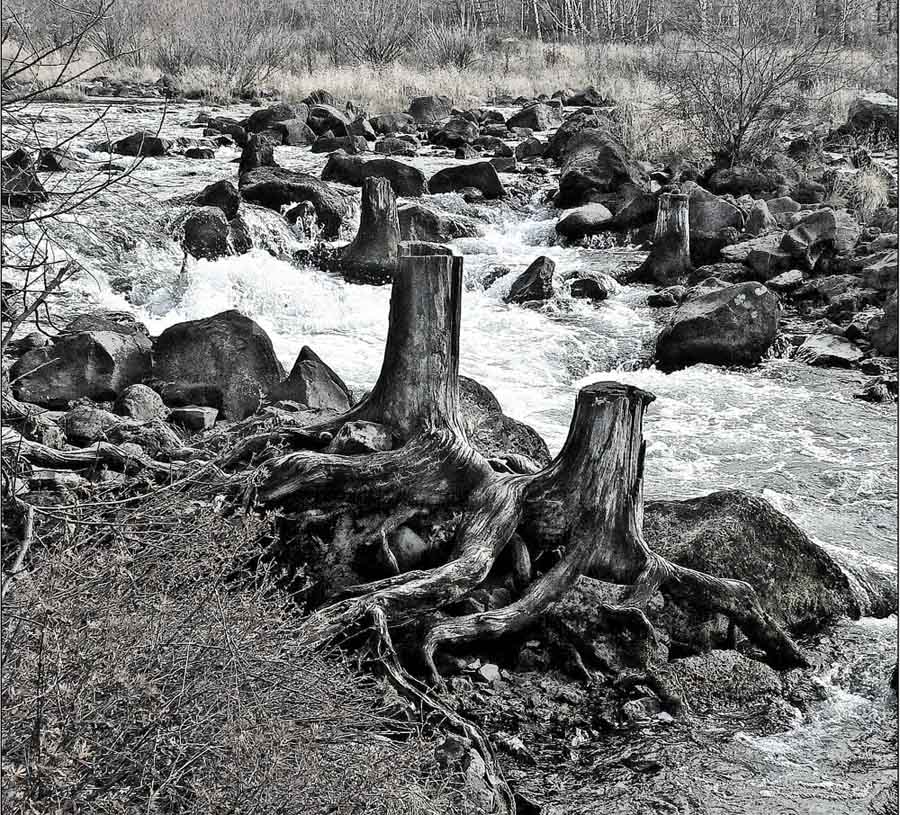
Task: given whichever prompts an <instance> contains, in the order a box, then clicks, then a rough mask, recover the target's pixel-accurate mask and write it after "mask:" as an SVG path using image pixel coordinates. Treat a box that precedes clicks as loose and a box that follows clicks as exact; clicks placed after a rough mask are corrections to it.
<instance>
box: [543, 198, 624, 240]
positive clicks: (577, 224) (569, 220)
mask: <svg viewBox="0 0 900 815" xmlns="http://www.w3.org/2000/svg"><path fill="white" fill-rule="evenodd" d="M612 217H613V214H612V213H611V212H610V211H609V210H608V209H607V208H606V207H605V206H603V204H585V205H584V206H583V207H576V208H575V209H572V210H569V211H568V212H566V213H565V214H564V215H563V217H562V218H560V219H559V221H557V222H556V232H557V234H559V235H561V236H562V237H564V238H568V239H569V240H578V239H579V238H583V237H585V236H587V235H597V234H599V233H600V232H603V231H604V230H607V229H609V228H610V222H611V221H612Z"/></svg>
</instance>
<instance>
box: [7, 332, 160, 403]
mask: <svg viewBox="0 0 900 815" xmlns="http://www.w3.org/2000/svg"><path fill="white" fill-rule="evenodd" d="M94 325H95V326H98V327H95V328H92V327H90V323H87V322H86V323H85V325H84V329H83V330H79V327H78V326H77V325H76V326H75V327H74V328H73V329H72V332H71V333H67V334H63V335H60V336H59V337H57V338H56V339H55V341H54V342H53V345H51V346H45V347H43V348H36V349H34V350H32V351H29V352H27V353H25V354H23V355H22V356H21V357H19V359H18V360H17V361H16V363H15V364H14V365H13V367H12V369H11V371H10V376H11V379H16V378H18V377H21V378H20V379H19V380H18V382H16V383H15V384H14V385H13V393H14V394H15V396H16V398H17V399H21V400H22V401H24V402H33V403H34V404H37V405H44V406H45V407H49V408H56V409H59V408H65V407H67V406H68V403H69V402H70V401H72V400H74V399H81V398H82V397H85V396H86V397H88V398H90V399H93V400H95V401H98V402H99V401H106V400H110V399H114V398H115V397H116V394H118V393H120V392H121V391H123V390H125V388H127V387H128V386H129V385H133V384H135V383H136V382H140V381H142V380H143V379H146V378H147V377H148V376H149V375H150V349H151V343H150V338H149V337H147V335H146V334H145V333H142V332H140V331H130V332H129V331H127V330H123V329H119V328H118V327H117V326H115V325H114V324H109V325H104V324H103V323H96V322H95V323H94ZM29 371H30V372H31V373H28V372H29Z"/></svg>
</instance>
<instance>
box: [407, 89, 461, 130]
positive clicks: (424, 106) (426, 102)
mask: <svg viewBox="0 0 900 815" xmlns="http://www.w3.org/2000/svg"><path fill="white" fill-rule="evenodd" d="M452 109H453V102H452V101H451V100H450V98H449V97H447V96H417V97H416V98H415V99H413V100H412V101H411V102H410V103H409V115H410V116H412V118H413V120H414V121H416V122H418V123H420V124H431V123H433V122H438V121H440V120H441V119H446V118H447V117H448V116H449V115H450V111H451V110H452Z"/></svg>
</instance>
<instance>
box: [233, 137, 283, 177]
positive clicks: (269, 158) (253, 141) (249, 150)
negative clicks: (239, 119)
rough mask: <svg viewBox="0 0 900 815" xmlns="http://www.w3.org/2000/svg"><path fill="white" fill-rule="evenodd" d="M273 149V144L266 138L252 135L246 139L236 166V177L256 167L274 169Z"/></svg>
mask: <svg viewBox="0 0 900 815" xmlns="http://www.w3.org/2000/svg"><path fill="white" fill-rule="evenodd" d="M275 166H277V165H276V163H275V149H274V146H273V143H272V141H271V140H270V139H268V138H267V137H266V136H261V135H259V134H256V133H253V134H251V136H250V137H249V138H248V139H247V143H246V144H245V145H244V149H243V150H242V151H241V160H240V163H239V164H238V176H242V175H244V173H249V172H250V171H251V170H255V169H256V168H257V167H275Z"/></svg>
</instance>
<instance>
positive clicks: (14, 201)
mask: <svg viewBox="0 0 900 815" xmlns="http://www.w3.org/2000/svg"><path fill="white" fill-rule="evenodd" d="M46 200H47V191H46V190H45V189H44V185H43V184H41V182H40V179H38V177H37V173H36V172H35V166H34V160H33V159H32V157H31V155H30V154H29V153H27V152H26V151H25V150H22V149H18V150H13V152H12V153H10V154H9V155H8V156H6V157H5V158H3V159H0V203H3V204H5V205H6V206H10V207H30V206H32V205H34V204H38V203H41V202H42V201H46Z"/></svg>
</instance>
